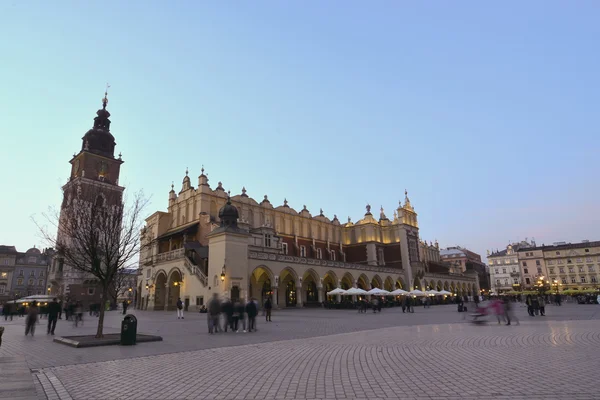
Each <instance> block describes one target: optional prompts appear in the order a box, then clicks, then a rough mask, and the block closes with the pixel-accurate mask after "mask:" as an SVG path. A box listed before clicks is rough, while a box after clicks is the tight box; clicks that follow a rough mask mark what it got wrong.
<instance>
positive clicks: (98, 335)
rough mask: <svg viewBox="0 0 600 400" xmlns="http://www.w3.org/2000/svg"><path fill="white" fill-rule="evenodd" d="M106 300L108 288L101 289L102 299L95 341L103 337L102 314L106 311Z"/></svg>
mask: <svg viewBox="0 0 600 400" xmlns="http://www.w3.org/2000/svg"><path fill="white" fill-rule="evenodd" d="M107 298H108V288H107V287H103V288H102V297H101V299H100V316H99V317H98V329H97V330H96V339H101V338H103V337H104V334H103V330H104V312H105V310H106V299H107Z"/></svg>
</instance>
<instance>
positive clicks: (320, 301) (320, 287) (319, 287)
mask: <svg viewBox="0 0 600 400" xmlns="http://www.w3.org/2000/svg"><path fill="white" fill-rule="evenodd" d="M324 291H325V288H324V287H323V285H319V286H317V293H318V295H319V303H322V302H323V298H324V293H323V292H324Z"/></svg>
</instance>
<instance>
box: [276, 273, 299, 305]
mask: <svg viewBox="0 0 600 400" xmlns="http://www.w3.org/2000/svg"><path fill="white" fill-rule="evenodd" d="M298 283H299V282H298V275H297V274H296V271H294V270H293V269H292V268H290V267H287V268H285V269H284V270H283V271H281V274H280V275H279V290H278V292H279V293H280V294H279V300H280V301H279V304H280V305H283V304H285V306H286V307H296V306H297V305H301V304H302V303H301V301H300V300H299V298H298V290H297V287H298Z"/></svg>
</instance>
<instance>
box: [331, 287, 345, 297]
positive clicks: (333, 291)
mask: <svg viewBox="0 0 600 400" xmlns="http://www.w3.org/2000/svg"><path fill="white" fill-rule="evenodd" d="M338 294H346V291H345V290H344V289H340V288H337V289H333V290H332V291H330V292H327V296H335V295H338Z"/></svg>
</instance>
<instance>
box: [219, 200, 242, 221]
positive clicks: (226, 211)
mask: <svg viewBox="0 0 600 400" xmlns="http://www.w3.org/2000/svg"><path fill="white" fill-rule="evenodd" d="M239 217H240V215H239V212H238V209H237V207H236V206H234V205H233V204H231V197H229V194H228V196H227V203H226V204H225V205H224V206H223V207H221V209H220V210H219V219H220V220H221V226H222V227H228V226H230V227H233V228H235V227H237V221H238V218H239Z"/></svg>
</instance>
